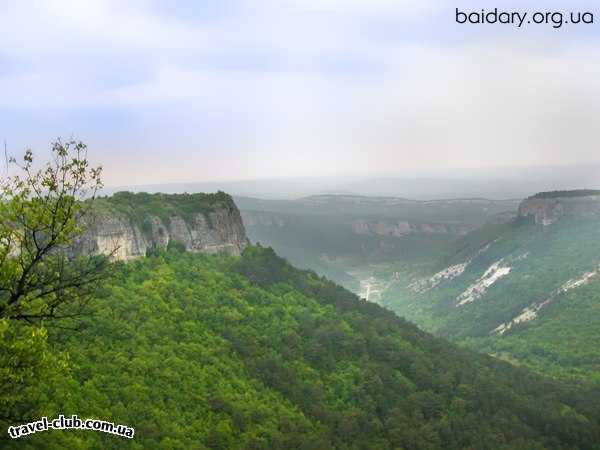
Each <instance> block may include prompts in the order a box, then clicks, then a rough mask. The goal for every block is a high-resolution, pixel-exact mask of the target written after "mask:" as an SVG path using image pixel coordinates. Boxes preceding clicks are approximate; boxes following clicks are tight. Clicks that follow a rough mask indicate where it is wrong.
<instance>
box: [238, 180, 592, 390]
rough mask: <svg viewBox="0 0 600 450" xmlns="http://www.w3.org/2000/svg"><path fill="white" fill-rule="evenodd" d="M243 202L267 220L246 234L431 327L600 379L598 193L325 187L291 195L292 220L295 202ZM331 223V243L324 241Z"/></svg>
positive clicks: (248, 213)
mask: <svg viewBox="0 0 600 450" xmlns="http://www.w3.org/2000/svg"><path fill="white" fill-rule="evenodd" d="M240 203H241V205H242V208H254V209H253V210H250V209H242V216H243V217H244V218H247V217H256V216H257V215H262V217H263V218H264V217H268V218H269V219H268V220H266V221H264V220H263V222H258V221H253V222H251V223H248V222H246V227H247V230H248V234H249V237H250V239H251V240H252V241H260V242H261V243H263V244H266V245H271V246H273V247H274V248H275V249H276V250H277V251H278V252H280V253H281V254H282V255H283V256H285V257H286V258H288V259H289V260H290V261H292V262H294V263H295V264H298V265H300V266H301V267H306V268H310V269H313V270H315V271H316V272H317V273H319V274H323V275H326V276H328V277H331V278H333V279H335V280H336V281H338V282H339V283H341V284H342V285H344V286H345V287H347V288H348V289H350V290H352V291H353V292H355V293H356V294H357V295H359V297H361V298H363V299H366V300H368V301H370V302H376V303H378V304H380V305H382V306H384V307H386V308H389V309H391V310H393V311H395V312H396V313H397V314H399V315H400V316H403V317H405V318H407V319H408V320H410V321H413V322H414V323H416V324H418V325H419V326H420V327H422V328H423V329H425V330H427V331H431V332H433V333H435V334H437V335H439V336H442V337H445V338H449V339H451V340H453V341H454V342H456V343H458V344H460V345H463V346H466V347H469V348H472V349H474V350H477V351H481V352H485V353H489V354H491V355H495V356H498V357H501V358H504V359H506V360H509V361H511V362H513V363H516V364H520V365H525V366H529V367H531V368H533V369H535V370H538V371H539V372H540V373H546V374H550V375H552V376H556V377H559V378H563V379H568V380H571V381H586V382H599V381H600V354H598V352H597V348H600V332H598V331H595V330H598V329H600V328H598V326H597V325H600V324H595V323H594V320H596V319H595V318H596V317H598V316H597V312H596V311H597V308H598V307H599V305H598V302H596V301H595V300H594V299H596V298H598V297H600V284H599V283H600V280H599V279H598V278H599V270H598V265H599V264H600V256H599V255H600V214H598V212H599V208H600V197H599V196H598V193H597V192H596V191H563V192H548V193H539V194H536V195H535V196H532V197H531V198H529V199H526V200H524V201H506V202H497V201H490V202H486V201H483V200H464V201H461V200H453V201H439V202H411V201H407V200H404V199H402V200H399V199H393V200H392V199H387V198H386V199H382V198H358V199H354V198H352V197H349V196H341V197H340V198H336V197H335V196H325V197H323V198H319V199H312V198H311V199H301V200H298V201H297V205H301V207H298V208H296V210H295V211H296V212H295V214H296V215H297V216H296V217H295V218H294V219H292V215H290V214H291V213H290V212H289V211H290V210H291V208H292V206H291V204H292V203H293V202H291V201H287V202H286V205H285V206H286V207H287V211H286V212H284V211H285V210H286V207H284V204H281V203H279V204H273V203H270V202H268V201H262V202H261V203H260V204H258V203H256V202H255V203H252V202H251V201H249V200H247V201H246V202H244V201H242V202H240ZM256 209H260V212H259V213H257V212H256ZM456 209H460V215H461V217H463V218H464V219H463V221H462V222H461V221H458V220H456V216H455V214H456ZM327 211H331V214H336V215H337V216H338V217H342V219H338V220H337V221H334V220H332V219H331V217H329V216H328V212H327ZM285 214H288V215H287V216H285ZM284 217H287V219H284ZM276 218H279V219H276ZM432 219H434V220H432ZM245 220H246V219H245ZM358 224H359V225H358ZM390 224H394V226H391V225H390ZM328 233H331V235H332V236H333V235H335V240H334V242H335V246H333V245H330V246H327V245H321V244H322V241H320V236H323V235H328ZM311 242H319V244H318V249H319V250H318V253H317V252H313V251H311ZM330 242H331V241H330Z"/></svg>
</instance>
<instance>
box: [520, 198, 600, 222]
mask: <svg viewBox="0 0 600 450" xmlns="http://www.w3.org/2000/svg"><path fill="white" fill-rule="evenodd" d="M577 193H582V194H580V195H576V194H577ZM588 193H589V191H565V192H557V193H551V192H548V193H540V194H536V195H534V196H533V197H530V198H528V199H525V200H523V201H522V202H521V204H520V205H519V217H523V218H527V217H531V218H533V220H534V221H535V223H536V224H540V225H544V226H546V225H551V224H553V223H554V222H556V221H557V220H558V219H560V218H561V217H562V216H567V215H571V216H572V215H579V216H584V215H590V214H598V213H600V195H598V194H594V195H586V194H588Z"/></svg>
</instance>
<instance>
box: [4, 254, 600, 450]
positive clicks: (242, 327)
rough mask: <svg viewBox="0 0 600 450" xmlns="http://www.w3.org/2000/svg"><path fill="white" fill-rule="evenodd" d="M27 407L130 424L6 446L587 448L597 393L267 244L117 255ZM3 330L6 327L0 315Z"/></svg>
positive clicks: (599, 429)
mask: <svg viewBox="0 0 600 450" xmlns="http://www.w3.org/2000/svg"><path fill="white" fill-rule="evenodd" d="M118 266H119V267H118V270H117V271H116V274H115V277H114V278H113V279H112V280H111V282H110V283H109V284H108V285H107V286H106V288H105V290H104V292H103V293H102V295H101V299H99V301H97V302H95V303H94V305H95V306H94V311H93V314H92V315H90V316H89V317H86V318H84V319H83V320H82V321H80V322H79V324H80V325H81V327H80V329H81V331H80V332H78V333H65V332H64V330H62V331H60V332H59V331H58V330H56V329H51V330H50V338H51V341H52V342H53V343H54V345H55V347H56V350H58V351H64V352H68V354H69V358H70V365H71V372H70V373H68V374H65V376H64V379H63V381H62V382H60V383H56V382H50V383H47V382H44V381H43V380H40V389H39V391H40V392H39V393H38V395H39V396H40V398H42V399H43V398H45V399H46V401H42V400H40V401H39V403H38V408H37V410H32V411H31V415H32V416H34V417H35V416H36V415H38V414H41V413H45V414H48V415H49V416H54V415H57V414H59V413H63V414H66V415H70V414H78V415H79V416H81V417H97V418H101V419H106V420H111V421H114V422H117V423H122V424H127V425H131V426H133V427H135V429H136V435H135V438H134V440H133V441H127V440H125V439H122V438H118V437H113V436H107V435H102V433H94V432H83V431H82V432H79V431H77V432H75V431H71V432H58V431H54V432H52V431H50V432H46V433H41V434H37V435H34V436H33V437H32V438H28V439H27V440H24V441H20V442H8V443H6V445H7V446H8V448H13V447H14V448H17V447H18V448H41V447H43V448H74V449H77V448H82V449H83V448H103V449H111V448H137V449H153V448H156V449H158V448H161V449H162V448H182V449H191V448H197V449H202V448H210V449H219V448H223V449H225V448H248V449H261V448H262V449H277V448H280V449H294V448H296V449H329V448H347V449H392V448H393V449H405V450H420V449H422V450H435V449H445V450H446V449H447V450H452V449H473V450H485V449H490V450H502V449H522V450H536V449H538V450H542V449H565V450H566V449H593V448H594V446H595V445H596V444H597V443H598V442H600V425H599V419H600V397H599V395H598V392H597V391H589V392H584V391H582V390H576V389H573V388H571V387H568V386H565V385H561V384H559V383H557V382H554V381H551V380H549V379H546V378H542V377H540V376H537V375H534V374H532V373H530V372H528V371H526V370H522V369H518V368H514V367H512V366H511V365H509V364H507V363H504V362H501V361H499V360H495V359H493V358H490V357H488V356H485V355H478V354H474V353H471V352H469V351H464V350H460V349H458V348H457V347H455V346H453V345H451V344H448V343H447V342H445V341H443V340H440V339H437V338H434V337H433V336H431V335H429V334H427V333H425V332H422V331H420V330H419V329H418V328H416V327H415V326H413V325H411V324H409V323H407V322H405V321H404V320H403V319H400V318H398V317H397V316H396V315H395V314H393V313H392V312H391V311H388V310H385V309H383V308H381V307H379V306H377V305H375V304H372V303H367V302H363V301H361V300H359V299H358V298H357V297H356V296H355V295H353V294H351V293H350V292H348V291H346V290H344V289H343V288H341V287H339V286H337V285H335V284H333V283H331V282H329V281H326V280H325V279H322V278H320V277H319V276H317V275H315V274H314V273H312V272H304V271H299V270H297V269H294V268H293V267H291V266H290V265H288V264H287V263H286V262H285V261H284V260H282V259H281V258H279V257H278V256H277V255H275V253H274V252H273V251H272V250H271V249H265V248H262V247H249V248H248V249H247V250H246V251H245V253H244V255H243V257H242V258H231V257H222V256H207V255H199V254H188V253H183V252H180V251H177V250H176V249H172V250H170V251H167V252H157V253H156V254H155V255H153V256H150V257H148V258H145V259H141V260H137V261H134V262H131V263H127V264H119V265H118ZM0 330H1V328H0Z"/></svg>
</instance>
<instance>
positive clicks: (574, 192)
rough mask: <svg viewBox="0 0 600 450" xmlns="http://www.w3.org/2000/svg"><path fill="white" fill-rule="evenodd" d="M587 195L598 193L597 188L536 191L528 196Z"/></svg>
mask: <svg viewBox="0 0 600 450" xmlns="http://www.w3.org/2000/svg"><path fill="white" fill-rule="evenodd" d="M588 195H600V191H599V190H597V189H575V190H570V191H548V192H538V193H537V194H535V195H532V196H531V197H529V198H559V197H586V196H588Z"/></svg>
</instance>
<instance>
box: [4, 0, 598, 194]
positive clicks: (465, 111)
mask: <svg viewBox="0 0 600 450" xmlns="http://www.w3.org/2000/svg"><path fill="white" fill-rule="evenodd" d="M202 3H205V2H195V1H179V2H168V3H165V2H158V1H156V2H155V1H141V0H139V1H132V2H117V1H109V0H106V1H103V0H89V1H86V2H80V1H67V0H62V1H59V0H53V1H22V2H14V3H10V2H5V3H3V4H2V5H1V6H0V14H1V15H2V17H3V23H4V24H5V26H3V27H2V28H0V123H1V124H2V125H3V126H0V137H6V138H7V139H8V141H9V143H10V147H11V149H12V150H13V151H14V152H17V151H20V150H21V149H22V148H24V147H25V146H33V147H34V149H36V148H39V149H41V148H44V147H45V146H46V144H47V143H48V141H50V140H51V139H52V138H54V137H55V136H57V135H71V134H73V135H75V136H77V137H79V138H81V139H84V140H86V141H87V142H88V143H89V144H90V147H91V148H92V149H93V150H94V152H95V155H96V158H97V159H98V160H100V161H102V162H103V163H104V165H105V166H106V171H107V177H108V180H107V181H108V182H110V183H115V184H126V183H148V182H153V183H154V182H167V181H177V180H181V181H201V180H209V179H220V178H223V179H236V178H238V179H239V178H241V179H246V178H257V177H278V176H306V175H329V174H336V175H344V174H360V173H371V174H373V173H385V174H393V173H395V172H397V171H402V170H407V169H411V168H415V169H422V168H424V167H432V168H444V167H446V168H448V167H457V168H458V167H477V166H506V165H547V164H571V163H581V162H582V161H594V162H597V163H598V162H600V154H599V153H598V152H597V151H596V150H595V139H594V138H595V134H596V129H597V123H596V122H597V119H596V117H598V112H599V111H598V109H599V106H598V104H599V103H598V101H597V100H598V97H599V96H600V76H599V75H600V73H599V72H600V63H598V62H597V61H595V59H594V57H593V56H594V55H595V53H596V52H595V50H597V45H598V36H597V32H595V31H594V30H592V29H591V28H586V27H584V26H580V27H571V28H565V29H561V30H554V29H552V28H551V27H543V26H538V27H530V28H528V29H526V30H516V29H513V28H511V27H461V26H458V25H456V24H454V23H453V22H454V16H453V15H454V7H455V6H456V5H454V4H450V2H446V1H441V0H440V1H437V0H428V1H427V0H426V1H417V0H394V1H392V0H370V1H366V0H363V1H361V0H349V1H341V0H308V1H304V0H303V1H300V0H283V1H275V0H273V1H258V2H256V1H253V2H250V1H226V0H225V1H222V2H214V3H213V2H208V3H212V5H204V4H202ZM459 3H461V2H459ZM463 3H464V2H463ZM498 3H499V4H498V6H499V7H503V6H504V7H513V8H520V9H532V10H534V9H535V8H536V7H538V8H541V7H542V5H543V8H544V9H548V8H552V7H557V8H559V9H561V10H565V11H570V10H576V9H577V8H579V7H582V8H584V7H590V4H589V3H590V2H580V3H579V4H575V2H566V1H563V2H543V3H542V2H507V1H505V2H498ZM586 3H587V4H586ZM165 5H168V6H165ZM592 6H593V5H592Z"/></svg>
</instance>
